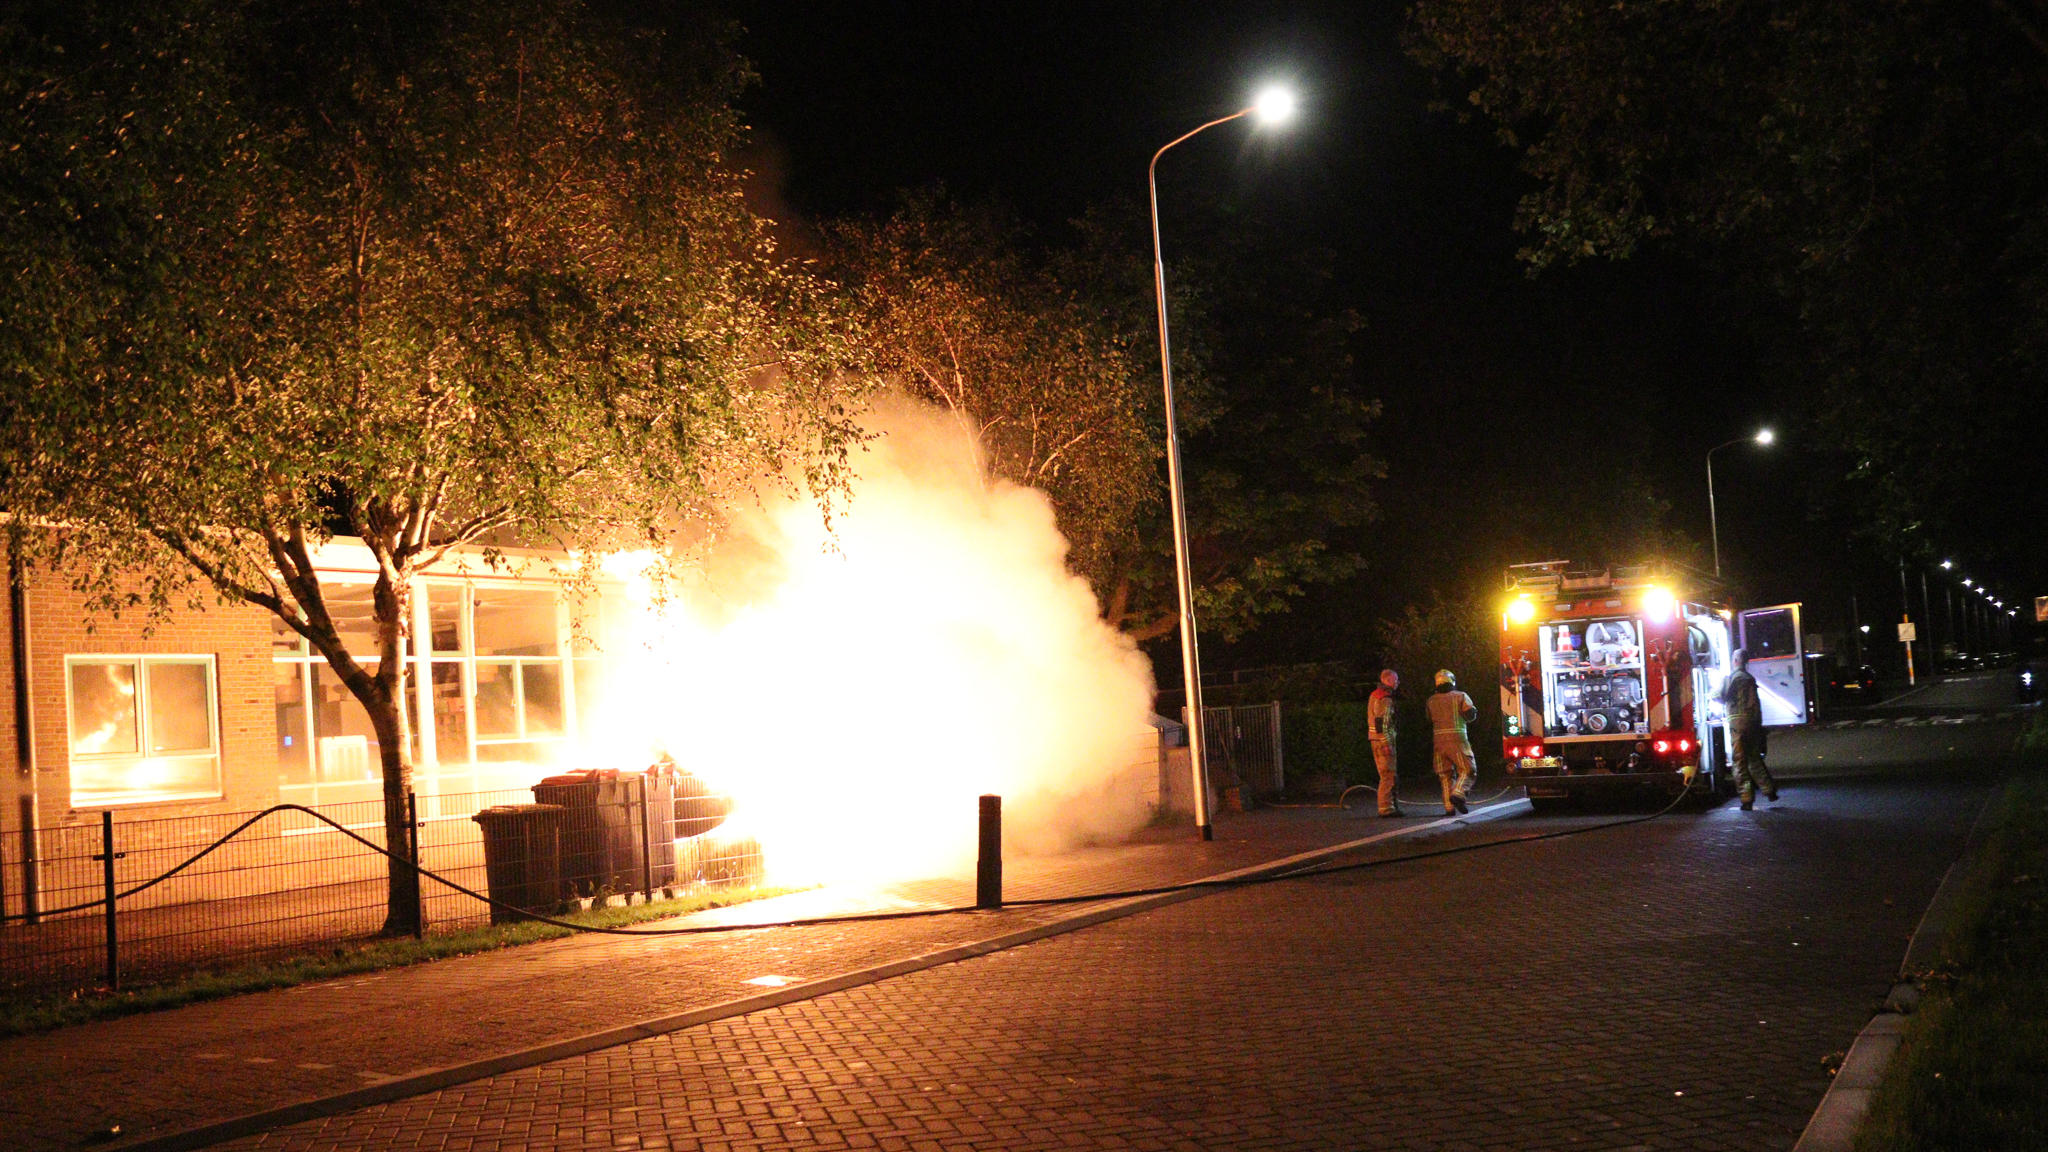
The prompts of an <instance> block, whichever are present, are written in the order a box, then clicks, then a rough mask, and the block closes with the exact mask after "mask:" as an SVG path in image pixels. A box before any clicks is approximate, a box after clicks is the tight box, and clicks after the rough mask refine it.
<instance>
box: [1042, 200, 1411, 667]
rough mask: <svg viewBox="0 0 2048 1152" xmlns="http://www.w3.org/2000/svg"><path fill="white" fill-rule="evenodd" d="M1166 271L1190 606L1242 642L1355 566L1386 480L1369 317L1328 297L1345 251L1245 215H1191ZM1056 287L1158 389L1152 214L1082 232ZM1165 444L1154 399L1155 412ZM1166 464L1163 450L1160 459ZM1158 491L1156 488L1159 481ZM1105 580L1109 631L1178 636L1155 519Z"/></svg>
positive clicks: (1159, 509) (1128, 207) (1211, 206)
mask: <svg viewBox="0 0 2048 1152" xmlns="http://www.w3.org/2000/svg"><path fill="white" fill-rule="evenodd" d="M1182 215H1183V219H1184V222H1183V223H1182V224H1181V225H1180V227H1181V229H1182V231H1181V234H1180V235H1179V236H1178V237H1177V238H1176V240H1175V241H1174V242H1173V244H1174V247H1173V251H1175V252H1187V253H1189V254H1188V255H1187V256H1185V257H1180V258H1176V259H1175V260H1174V261H1173V262H1172V263H1171V264H1170V265H1169V267H1168V269H1167V282H1168V284H1169V286H1170V287H1171V289H1172V293H1173V294H1172V296H1171V298H1170V300H1169V306H1170V308H1171V312H1172V324H1173V328H1172V331H1173V350H1174V392H1175V399H1176V402H1177V404H1178V406H1179V407H1178V415H1179V418H1180V428H1181V435H1182V437H1183V440H1184V444H1183V448H1184V451H1183V453H1182V461H1183V468H1184V471H1185V479H1186V486H1187V501H1188V534H1189V551H1190V555H1191V560H1192V562H1193V567H1194V578H1195V608H1196V614H1197V617H1198V618H1199V620H1200V621H1201V625H1202V631H1203V634H1204V635H1212V636H1217V637H1220V638H1222V639H1224V640H1226V641H1228V640H1236V639H1238V638H1240V637H1242V636H1244V635H1246V634H1248V633H1250V632H1251V631H1252V630H1253V629H1255V628H1257V627H1258V625H1259V623H1260V621H1261V620H1263V619H1265V618H1267V617H1269V616H1271V615H1272V614H1274V613H1277V612H1284V611H1286V610H1287V609H1288V607H1289V606H1290V605H1291V604H1292V603H1294V602H1295V601H1296V600H1297V599H1299V598H1300V597H1301V596H1302V595H1303V594H1304V593H1305V592H1306V591H1307V589H1308V588H1309V587H1310V586H1311V585H1316V584H1324V583H1328V582H1331V581H1335V580H1340V579H1343V578H1344V577H1346V576H1348V575H1351V574H1353V573H1355V572H1357V571H1359V570H1360V568H1361V567H1362V566H1363V559H1362V557H1361V551H1362V539H1361V534H1360V530H1361V529H1362V528H1363V526H1364V525H1366V524H1368V523H1370V522H1371V521H1372V519H1373V517H1374V516H1375V515H1376V511H1377V509H1376V505H1375V503H1374V500H1373V494H1372V489H1373V482H1374V481H1376V480H1378V479H1379V478H1380V477H1381V476H1383V475H1384V474H1385V469H1384V467H1383V465H1382V464H1381V463H1380V461H1379V460H1378V459H1377V458H1375V457H1374V456H1373V455H1372V453H1371V451H1370V449H1369V447H1368V445H1367V432H1368V429H1369V428H1370V427H1371V424H1372V421H1373V420H1374V419H1376V418H1377V417H1378V415H1379V412H1380V405H1379V402H1378V401H1377V400H1373V399H1370V398H1368V397H1366V396H1364V395H1363V394H1362V391H1363V390H1362V388H1361V386H1360V383H1359V380H1358V372H1357V365H1356V363H1355V361H1354V359H1353V355H1352V347H1353V341H1354V340H1355V338H1356V337H1357V336H1358V334H1359V332H1360V330H1361V328H1362V326H1363V321H1362V320H1361V319H1360V317H1359V316H1358V315H1357V314H1356V313H1355V312H1352V311H1350V310H1348V309H1346V308H1344V307H1342V306H1341V304H1340V303H1339V302H1337V301H1335V300H1333V299H1332V298H1331V296H1332V292H1331V287H1332V283H1333V276H1332V271H1333V266H1334V254H1333V253H1332V252H1331V251H1330V250H1328V249H1327V248H1321V247H1316V246H1314V245H1311V244H1304V243H1303V242H1302V240H1301V238H1300V237H1299V236H1293V235H1289V234H1288V232H1287V230H1286V229H1284V228H1279V227H1276V226H1274V224H1273V223H1272V221H1270V220H1269V219H1266V218H1265V217H1263V216H1261V215H1259V214H1257V213H1252V212H1247V211H1245V210H1244V209H1243V207H1242V206H1241V205H1232V204H1229V203H1218V202H1215V201H1213V200H1210V201H1206V202H1203V203H1201V204H1200V206H1199V207H1198V208H1197V209H1195V210H1184V211H1183V214H1182ZM1076 233H1077V240H1076V242H1075V243H1074V244H1072V245H1070V246H1068V247H1067V248H1065V249H1064V250H1063V251H1062V253H1061V255H1060V258H1059V260H1060V265H1061V268H1062V277H1063V279H1064V281H1065V282H1066V283H1069V284H1072V285H1074V286H1076V290H1077V291H1081V292H1084V293H1085V294H1086V296H1085V298H1086V300H1087V301H1088V304H1089V306H1090V308H1091V309H1092V310H1093V311H1094V312H1095V313H1096V314H1098V315H1100V316H1101V317H1102V318H1103V322H1104V323H1107V324H1110V325H1113V326H1114V327H1115V328H1116V330H1117V331H1118V332H1119V333H1120V334H1121V335H1120V339H1121V341H1122V343H1123V344H1124V346H1126V347H1128V348H1131V349H1133V352H1132V355H1133V356H1134V357H1136V358H1138V360H1139V362H1140V363H1141V364H1142V365H1143V370H1142V373H1141V376H1142V382H1141V383H1140V384H1139V385H1138V386H1139V387H1140V388H1142V389H1143V390H1144V391H1146V392H1148V393H1153V394H1156V393H1157V392H1158V391H1159V375H1158V373H1159V352H1158V346H1159V345H1158V341H1159V329H1158V317H1157V314H1156V312H1155V306H1154V303H1153V296H1152V272H1151V267H1150V262H1149V261H1148V260H1146V259H1145V257H1146V255H1147V254H1148V253H1149V251H1150V233H1149V227H1148V224H1147V222H1146V217H1145V216H1144V214H1143V210H1142V209H1141V208H1139V207H1138V206H1136V205H1132V204H1112V205H1108V206H1105V207H1102V208H1099V209H1097V210H1095V211H1093V212H1090V213H1089V214H1088V215H1087V216H1085V217H1083V218H1082V219H1081V220H1079V221H1076ZM1147 411H1148V413H1150V414H1152V419H1153V421H1154V429H1155V430H1154V436H1155V437H1156V438H1158V439H1159V440H1160V441H1162V442H1163V439H1164V435H1165V431H1164V428H1163V427H1161V426H1160V424H1159V418H1158V416H1157V413H1158V411H1159V407H1158V404H1157V402H1156V401H1151V402H1148V406H1147ZM1161 451H1162V453H1163V448H1162V450H1161ZM1160 485H1161V487H1162V488H1163V486H1164V480H1163V477H1162V479H1161V480H1160ZM1144 511H1145V517H1144V519H1143V521H1142V522H1141V524H1140V525H1139V530H1138V532H1137V533H1136V534H1134V535H1133V536H1131V537H1129V538H1128V542H1127V546H1126V547H1125V548H1124V549H1122V550H1121V551H1120V552H1119V554H1118V555H1117V557H1116V562H1115V565H1114V567H1113V569H1112V576H1111V579H1110V580H1109V582H1108V584H1107V589H1106V591H1107V600H1108V609H1107V610H1108V615H1109V617H1110V618H1111V620H1113V621H1115V622H1116V623H1117V624H1119V626H1121V627H1122V628H1124V629H1125V630H1126V631H1128V632H1130V633H1131V634H1132V635H1134V636H1137V637H1139V638H1141V639H1151V638H1155V637H1160V636H1165V635H1167V634H1169V633H1171V632H1172V631H1173V630H1174V628H1175V627H1176V626H1177V622H1178V619H1179V617H1178V615H1177V613H1178V610H1179V604H1178V599H1177V592H1176V585H1175V578H1174V559H1173V537H1172V535H1171V532H1170V530H1169V528H1168V525H1167V523H1166V516H1167V509H1166V506H1165V505H1164V503H1159V504H1155V505H1151V506H1149V507H1148V508H1147V509H1145V510H1144Z"/></svg>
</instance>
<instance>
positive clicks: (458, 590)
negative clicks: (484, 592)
mask: <svg viewBox="0 0 2048 1152" xmlns="http://www.w3.org/2000/svg"><path fill="white" fill-rule="evenodd" d="M421 591H422V593H423V594H424V595H425V596H426V598H427V630H428V631H430V632H432V633H433V638H434V654H435V655H437V656H459V655H461V653H462V596H463V589H462V586H461V585H459V584H429V585H427V586H426V587H424V588H423V589H422V590H421Z"/></svg>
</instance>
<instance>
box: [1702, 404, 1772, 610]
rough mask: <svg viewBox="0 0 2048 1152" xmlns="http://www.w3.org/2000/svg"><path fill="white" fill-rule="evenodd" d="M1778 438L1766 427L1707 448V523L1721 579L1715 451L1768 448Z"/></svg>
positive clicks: (1719, 521) (1715, 562)
mask: <svg viewBox="0 0 2048 1152" xmlns="http://www.w3.org/2000/svg"><path fill="white" fill-rule="evenodd" d="M1776 439H1777V436H1776V434H1774V433H1773V432H1772V431H1771V430H1770V429H1769V428H1765V429H1763V430H1761V431H1759V432H1758V433H1757V434H1756V435H1754V436H1744V437H1741V438H1740V439H1736V440H1730V441H1729V442H1728V443H1726V444H1716V445H1714V446H1713V447H1712V448H1709V449H1707V525H1708V527H1709V528H1710V529H1711V530H1712V531H1713V534H1714V577H1715V579H1719V578H1720V576H1721V517H1720V514H1719V513H1718V512H1717V511H1716V510H1715V508H1714V453H1716V452H1719V451H1720V450H1721V449H1723V448H1730V447H1733V446H1735V445H1737V444H1755V445H1757V446H1759V447H1763V448H1768V447H1770V446H1771V442H1772V441H1774V440H1776Z"/></svg>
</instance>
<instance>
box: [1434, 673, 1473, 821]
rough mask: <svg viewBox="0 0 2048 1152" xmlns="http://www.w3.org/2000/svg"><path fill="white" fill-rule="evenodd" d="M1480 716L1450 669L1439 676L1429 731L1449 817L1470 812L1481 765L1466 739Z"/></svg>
mask: <svg viewBox="0 0 2048 1152" xmlns="http://www.w3.org/2000/svg"><path fill="white" fill-rule="evenodd" d="M1478 716H1479V709H1478V708H1475V707H1473V705H1472V698H1471V697H1470V696H1467V695H1465V694H1464V693H1463V692H1460V691H1458V678H1457V677H1456V676H1453V675H1452V674H1451V672H1450V670H1449V669H1444V670H1443V671H1440V672H1438V673H1437V674H1436V694H1435V695H1433V696H1431V697H1430V698H1429V727H1430V730H1431V732H1432V733H1433V740H1434V742H1435V744H1436V748H1435V750H1434V752H1433V753H1432V754H1431V761H1432V763H1433V764H1434V765H1435V767H1436V776H1437V779H1438V780H1440V781H1442V782H1443V786H1444V811H1445V812H1447V813H1451V812H1456V813H1462V812H1466V811H1469V809H1468V808H1466V806H1465V797H1466V795H1468V794H1469V793H1470V792H1471V791H1472V778H1473V777H1474V776H1476V775H1478V773H1479V762H1478V761H1477V760H1476V759H1474V758H1473V756H1472V741H1471V740H1469V739H1468V738H1467V737H1466V735H1465V727H1466V725H1468V724H1470V723H1472V721H1473V720H1475V719H1477V718H1478Z"/></svg>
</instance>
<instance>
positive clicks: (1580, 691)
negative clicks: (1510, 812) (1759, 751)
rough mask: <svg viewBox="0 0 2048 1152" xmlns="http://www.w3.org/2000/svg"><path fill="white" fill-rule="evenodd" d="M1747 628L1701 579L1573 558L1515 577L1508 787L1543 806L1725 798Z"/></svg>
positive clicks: (1508, 642) (1507, 619) (1505, 677)
mask: <svg viewBox="0 0 2048 1152" xmlns="http://www.w3.org/2000/svg"><path fill="white" fill-rule="evenodd" d="M1793 610H1794V616H1793V619H1794V626H1793V627H1794V630H1795V631H1796V627H1797V625H1796V606H1793ZM1739 626H1740V622H1739V621H1738V619H1737V616H1736V613H1735V610H1734V607H1733V605H1731V604H1730V603H1728V601H1727V600H1726V599H1725V597H1724V596H1723V595H1722V594H1721V593H1720V591H1719V589H1718V588H1717V587H1715V586H1714V584H1713V583H1712V582H1711V581H1706V580H1702V579H1699V578H1697V577H1691V578H1686V577H1683V576H1682V575H1680V574H1677V573H1674V572H1671V571H1660V570H1658V569H1656V568H1653V567H1651V566H1642V567H1634V568H1611V569H1610V568H1602V569H1594V570H1574V569H1572V567H1571V566H1570V564H1569V563H1567V562H1563V561H1553V562H1549V563H1544V564H1529V565H1520V566H1517V567H1515V568H1512V569H1509V573H1508V599H1507V602H1506V603H1505V604H1504V605H1503V609H1502V612H1501V641H1500V701H1501V712H1502V728H1501V731H1502V733H1503V735H1502V739H1501V751H1502V756H1503V759H1504V761H1505V762H1506V764H1507V767H1508V773H1509V777H1510V779H1512V780H1514V781H1515V782H1517V783H1520V784H1522V785H1523V786H1524V787H1525V789H1526V790H1527V792H1528V795H1529V799H1530V802H1531V803H1532V804H1534V805H1535V806H1536V807H1537V808H1539V809H1543V808H1548V807H1553V806H1557V805H1559V804H1562V803H1563V802H1565V801H1567V800H1569V799H1571V798H1572V797H1574V796H1578V795H1583V794H1586V793H1591V792H1603V791H1612V790H1616V789H1630V788H1650V789H1656V790H1660V791H1664V792H1667V793H1669V794H1672V795H1676V794H1678V793H1679V792H1682V791H1684V790H1686V789H1687V788H1688V787H1691V788H1695V789H1700V790H1703V791H1710V792H1711V791H1713V790H1716V789H1720V788H1723V787H1725V786H1726V783H1727V757H1726V747H1727V743H1726V740H1727V737H1726V733H1725V731H1724V716H1723V712H1722V707H1721V703H1720V692H1721V687H1722V685H1723V684H1724V683H1725V682H1726V680H1727V676H1728V673H1729V670H1730V655H1731V653H1732V651H1733V649H1734V648H1735V646H1736V644H1737V643H1738V638H1737V631H1738V629H1739ZM1801 719H1802V720H1803V715H1802V717H1801Z"/></svg>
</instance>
